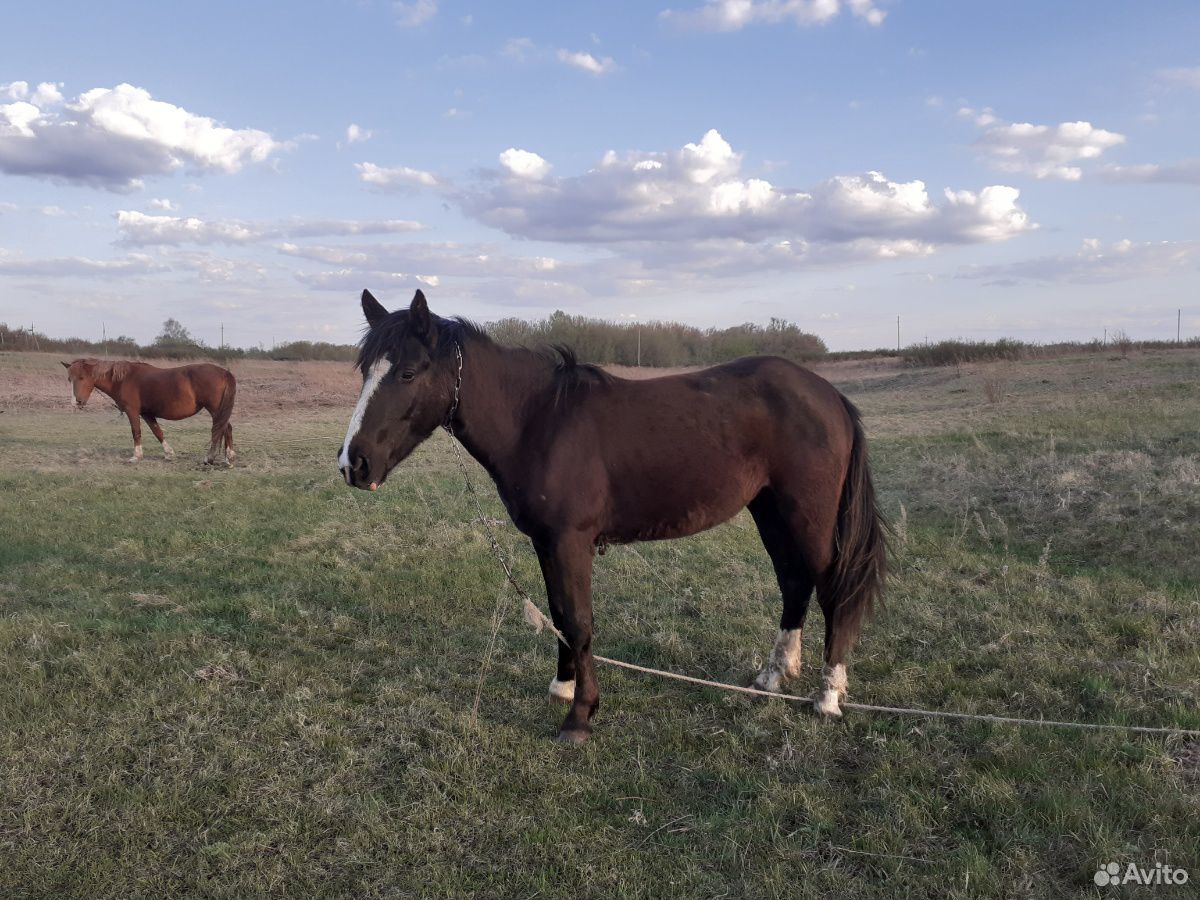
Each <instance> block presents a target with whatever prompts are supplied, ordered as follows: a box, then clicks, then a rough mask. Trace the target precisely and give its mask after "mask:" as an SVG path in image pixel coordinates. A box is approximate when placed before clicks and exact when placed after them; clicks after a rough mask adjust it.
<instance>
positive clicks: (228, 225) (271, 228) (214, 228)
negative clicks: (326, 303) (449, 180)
mask: <svg viewBox="0 0 1200 900" xmlns="http://www.w3.org/2000/svg"><path fill="white" fill-rule="evenodd" d="M423 227H424V226H422V225H421V224H420V223H419V222H412V221H409V220H407V219H386V220H383V221H367V222H359V221H353V220H344V219H290V220H287V221H284V222H274V223H264V222H241V221H237V220H206V219H200V218H197V217H195V216H188V217H186V218H184V217H179V216H151V215H147V214H146V213H142V212H137V211H136V210H126V209H123V210H120V211H119V212H118V213H117V229H118V231H119V232H120V234H121V238H120V241H121V243H122V244H126V245H129V246H138V247H144V246H150V245H178V244H252V243H256V242H259V241H265V240H274V239H277V238H284V237H287V238H307V237H327V236H330V235H334V236H353V235H370V234H405V233H410V232H414V231H420V230H422V228H423Z"/></svg>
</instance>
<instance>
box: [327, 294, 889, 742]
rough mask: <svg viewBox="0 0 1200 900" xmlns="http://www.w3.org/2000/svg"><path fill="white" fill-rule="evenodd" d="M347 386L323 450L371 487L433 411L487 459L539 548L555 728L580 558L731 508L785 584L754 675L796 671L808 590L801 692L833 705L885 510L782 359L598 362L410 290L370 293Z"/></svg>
mask: <svg viewBox="0 0 1200 900" xmlns="http://www.w3.org/2000/svg"><path fill="white" fill-rule="evenodd" d="M362 305H363V312H364V313H365V314H366V317H367V322H368V324H369V325H370V329H369V331H368V332H367V334H366V335H365V336H364V337H363V340H362V344H361V345H360V349H359V355H358V365H359V368H360V369H361V370H362V376H363V388H362V394H361V395H360V397H359V400H358V405H357V407H356V408H355V410H354V414H353V416H352V417H351V419H350V427H349V429H348V431H347V433H346V440H345V442H344V444H343V445H342V450H341V453H340V455H339V459H338V465H339V467H340V469H341V472H342V476H343V477H344V478H345V480H346V482H347V483H348V484H350V485H353V486H354V487H359V488H369V489H371V490H375V489H376V488H377V487H378V486H379V485H380V484H382V483H383V481H384V479H385V478H387V474H388V472H389V471H391V469H392V468H393V467H394V466H396V465H397V464H398V463H399V462H400V461H401V460H403V459H404V458H405V457H406V456H408V454H409V453H411V452H412V450H413V448H415V447H416V446H417V445H418V444H419V443H421V442H422V441H423V440H425V439H426V438H427V437H429V435H430V434H432V433H433V431H434V429H436V428H437V427H438V426H439V425H447V426H449V427H451V428H452V429H453V434H454V435H455V436H456V437H457V438H458V439H459V440H460V441H461V442H462V444H463V446H464V447H466V449H467V451H468V452H469V453H470V454H471V455H472V456H474V457H475V459H477V460H478V461H479V462H480V463H481V464H482V465H483V467H484V468H485V469H487V471H488V472H489V473H490V474H491V476H492V479H493V480H494V481H495V482H496V487H497V488H498V489H499V492H500V497H501V499H502V500H503V501H504V505H505V506H506V507H507V509H508V512H509V515H511V516H512V519H513V522H514V523H515V524H516V526H517V528H519V529H520V530H521V531H522V532H524V533H525V534H526V535H528V536H529V537H530V539H531V540H532V541H533V546H534V548H535V550H536V551H537V555H538V560H539V561H540V563H541V567H542V574H543V576H544V577H545V581H546V593H547V595H548V598H549V602H550V612H551V615H552V617H553V619H554V624H555V625H556V626H557V627H558V628H559V630H561V631H562V632H563V634H564V635H565V636H566V639H567V641H568V642H569V644H570V646H569V647H567V646H564V645H562V644H561V643H560V645H559V654H558V671H557V674H556V676H555V678H554V680H553V681H552V682H551V683H550V694H551V696H552V697H554V698H557V699H560V700H563V701H567V702H569V703H571V710H570V712H569V713H568V714H567V718H566V721H564V722H563V725H562V728H561V730H560V731H559V739H560V740H565V741H571V742H579V741H583V740H586V739H587V736H588V735H589V733H590V732H591V718H592V715H593V714H594V713H595V711H596V709H597V707H598V706H599V704H600V694H599V690H598V687H597V685H596V676H595V673H594V670H593V659H592V556H593V553H594V552H595V550H596V548H597V546H603V545H605V544H609V543H625V542H632V541H645V540H657V539H660V538H673V537H682V536H684V535H689V534H695V533H696V532H698V531H703V530H704V529H706V528H712V527H713V526H714V525H717V524H719V523H721V522H724V521H726V520H727V519H730V518H732V517H733V516H734V515H736V514H737V513H738V512H739V511H740V510H741V509H742V508H743V507H747V506H748V507H749V508H750V513H751V515H752V516H753V517H754V522H755V524H756V525H757V526H758V530H759V534H760V535H761V537H762V541H763V544H765V545H766V548H767V552H768V553H769V554H770V557H771V562H772V563H773V564H774V567H775V574H776V576H777V579H778V581H779V588H780V590H781V592H782V594H783V615H782V617H781V619H780V623H779V635H778V637H777V638H776V640H775V645H774V647H773V649H772V651H771V655H770V658H769V660H768V662H767V665H766V667H765V668H764V669H763V671H762V672H761V673H760V674H759V676H758V678H757V679H756V681H755V684H756V685H758V686H760V687H762V688H766V689H769V690H777V689H778V688H779V687H780V686H781V685H782V684H783V683H784V682H786V681H788V680H791V679H793V678H795V677H796V676H798V675H799V674H800V635H801V628H802V626H803V624H804V617H805V613H806V611H807V609H808V602H809V597H810V595H811V594H812V592H813V589H814V588H815V589H816V592H817V600H818V602H819V603H820V605H821V610H822V612H823V613H824V617H825V668H824V682H823V685H822V688H821V690H820V692H819V696H818V697H817V702H816V708H817V710H818V711H819V712H821V713H823V714H825V715H828V716H837V715H840V714H841V709H840V706H839V703H840V700H841V698H842V697H843V696H844V695H845V693H846V689H847V679H846V657H847V655H848V653H849V651H850V648H851V646H852V645H853V643H854V641H855V639H856V638H857V636H858V631H859V627H860V625H861V623H862V621H863V618H864V616H865V615H866V614H867V613H868V612H869V611H870V609H871V605H872V603H873V601H874V600H875V598H876V597H877V596H878V595H879V593H880V591H881V589H882V586H883V580H884V569H885V564H886V556H887V547H886V543H885V526H884V523H883V520H882V518H881V517H880V514H879V511H878V509H877V507H876V502H875V490H874V488H873V487H872V484H871V474H870V470H869V468H868V465H867V448H866V441H865V438H864V436H863V430H862V425H861V423H860V420H859V415H858V412H857V410H855V408H854V406H853V405H851V403H850V401H848V400H847V399H846V398H845V397H843V396H842V395H841V394H840V393H838V391H837V390H836V389H835V388H834V387H833V386H832V385H830V384H829V383H828V382H827V381H825V380H824V379H822V378H820V377H818V376H817V375H814V374H813V373H812V372H809V371H807V370H806V369H802V368H801V367H799V366H797V365H794V364H792V363H790V362H788V361H787V360H783V359H778V358H774V357H759V358H747V359H739V360H737V361H735V362H731V363H728V364H726V365H722V366H716V367H714V368H711V369H705V370H703V371H700V372H693V373H689V374H686V375H672V376H669V377H665V378H652V379H648V380H645V381H629V380H625V379H621V378H615V377H613V376H612V375H609V374H607V373H606V372H604V371H602V370H601V369H598V368H596V367H594V366H589V365H583V364H580V363H577V362H576V361H575V358H574V356H573V355H572V354H571V353H570V351H567V350H559V351H558V353H557V355H551V354H549V353H539V352H535V351H531V350H525V349H517V348H512V347H502V346H499V345H497V344H495V343H494V342H492V341H491V340H490V339H489V338H488V337H487V336H486V335H484V334H483V333H482V332H481V331H480V330H479V329H478V328H476V327H475V326H473V325H471V324H470V323H467V322H464V321H462V320H458V319H442V318H439V317H437V316H434V315H432V314H430V312H429V307H428V306H427V305H426V302H425V297H424V295H423V294H422V293H421V292H420V291H417V293H416V296H415V297H414V298H413V301H412V304H411V306H410V307H409V308H408V309H407V310H401V311H398V312H393V313H389V312H388V311H387V310H386V309H384V308H383V307H382V306H381V305H380V304H379V302H378V301H376V299H375V298H374V297H372V296H371V294H370V293H369V292H368V291H363V296H362Z"/></svg>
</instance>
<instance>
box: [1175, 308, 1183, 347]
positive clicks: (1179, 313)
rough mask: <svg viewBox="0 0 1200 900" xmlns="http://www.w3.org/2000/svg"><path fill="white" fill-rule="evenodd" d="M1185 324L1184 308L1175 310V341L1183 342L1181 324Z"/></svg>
mask: <svg viewBox="0 0 1200 900" xmlns="http://www.w3.org/2000/svg"><path fill="white" fill-rule="evenodd" d="M1182 324H1183V310H1182V309H1177V310H1175V343H1177V344H1182V343H1183V339H1182V337H1181V336H1180V326H1181V325H1182Z"/></svg>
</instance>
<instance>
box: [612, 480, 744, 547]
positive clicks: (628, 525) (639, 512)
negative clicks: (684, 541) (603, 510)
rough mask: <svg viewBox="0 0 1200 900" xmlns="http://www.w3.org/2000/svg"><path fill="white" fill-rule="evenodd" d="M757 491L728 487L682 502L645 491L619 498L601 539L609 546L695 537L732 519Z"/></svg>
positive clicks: (677, 498)
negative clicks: (605, 540)
mask: <svg viewBox="0 0 1200 900" xmlns="http://www.w3.org/2000/svg"><path fill="white" fill-rule="evenodd" d="M758 490H759V488H757V487H751V486H749V485H746V486H743V485H738V484H730V485H724V486H723V489H721V490H714V491H711V492H707V493H700V494H696V495H693V496H688V497H686V498H684V497H674V496H672V495H670V494H666V495H664V494H663V493H661V492H658V493H656V492H655V491H654V490H653V488H647V490H646V492H644V493H641V494H640V496H637V497H629V496H626V497H623V498H622V502H619V503H617V504H615V505H614V508H613V515H612V516H611V520H610V522H609V523H608V526H609V527H608V528H606V529H605V534H604V537H605V539H607V540H608V541H610V542H612V543H631V542H633V541H658V540H666V539H668V538H678V537H687V536H688V535H692V534H698V533H699V532H701V531H707V530H708V529H709V528H714V527H716V526H717V525H720V524H721V523H722V522H727V521H729V520H730V519H732V518H733V517H734V516H736V515H737V514H738V513H739V512H741V510H742V509H743V508H744V507H745V506H746V504H747V503H749V502H750V501H751V500H752V499H753V498H754V495H755V494H757V493H758Z"/></svg>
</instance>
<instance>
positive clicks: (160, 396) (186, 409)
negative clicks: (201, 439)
mask: <svg viewBox="0 0 1200 900" xmlns="http://www.w3.org/2000/svg"><path fill="white" fill-rule="evenodd" d="M63 366H64V367H65V368H66V370H67V378H69V379H70V381H71V396H72V398H73V399H74V401H75V407H76V409H82V408H83V406H84V404H86V403H87V402H88V397H90V396H91V395H92V389H93V388H97V389H99V390H100V391H101V392H102V393H105V394H108V396H110V397H112V399H113V402H114V403H116V404H117V408H118V409H119V410H121V412H123V413H125V415H126V416H127V417H128V418H129V427H130V428H131V429H132V431H133V456H132V457H130V459H129V462H131V463H136V462H139V461H140V460H141V458H142V423H141V421H140V420H141V419H145V420H146V424H147V425H149V426H150V430H151V431H153V432H154V436H155V437H156V438H158V441H159V443H160V444H162V448H163V456H164V457H165V458H167V459H174V457H175V451H174V450H172V449H171V445H170V444H168V443H167V439H166V438H165V437H164V436H163V430H162V428H160V427H159V424H158V420H159V419H170V420H172V421H175V420H177V419H186V418H188V417H189V416H194V415H196V413H198V412H200V410H202V409H206V410H208V412H209V415H211V416H212V442H211V443H210V444H209V447H208V455H207V456H205V458H204V462H205V464H206V465H211V464H212V463H213V461H214V460H216V458H217V453H219V452H220V449H221V444H222V443H224V445H225V461H226V462H227V463H228V464H229V465H231V466H232V465H233V460H234V458H235V457H236V456H237V454H236V453H234V450H233V426H232V425H230V424H229V417H230V416H231V415H232V414H233V399H234V396H235V395H236V394H237V381H236V380H235V379H234V377H233V373H232V372H230V371H228V370H227V369H222V368H221V367H220V366H214V365H212V364H211V363H197V364H195V365H190V366H178V367H177V368H173V369H160V368H158V367H157V366H152V365H150V364H149V363H143V362H123V361H122V362H109V361H101V360H98V359H77V360H75V361H74V362H70V363H63Z"/></svg>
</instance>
